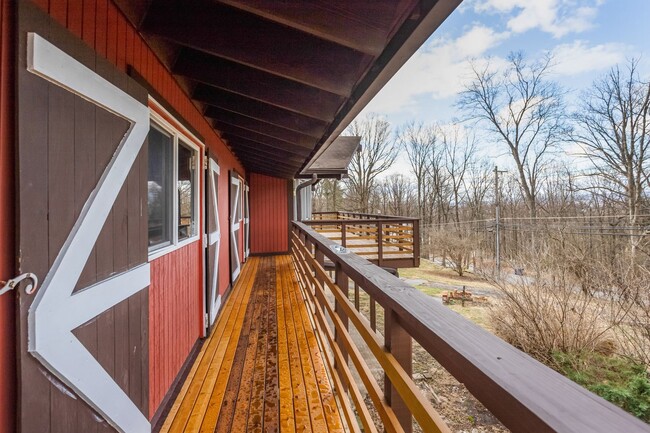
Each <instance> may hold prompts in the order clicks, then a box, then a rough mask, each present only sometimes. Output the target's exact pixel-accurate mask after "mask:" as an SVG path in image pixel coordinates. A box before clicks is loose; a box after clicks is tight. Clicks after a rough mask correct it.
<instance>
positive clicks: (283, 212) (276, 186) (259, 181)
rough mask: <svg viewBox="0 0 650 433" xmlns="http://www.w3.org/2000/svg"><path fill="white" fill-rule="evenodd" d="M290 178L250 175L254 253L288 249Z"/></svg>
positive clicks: (252, 247)
mask: <svg viewBox="0 0 650 433" xmlns="http://www.w3.org/2000/svg"><path fill="white" fill-rule="evenodd" d="M287 188H288V186H287V180H286V179H280V178H277V177H271V176H265V175H263V174H257V173H251V175H250V212H251V217H250V224H251V230H250V233H251V239H250V242H251V254H268V253H281V252H286V251H287V250H288V249H289V241H288V235H289V225H288V224H289V209H288V207H289V202H288V198H289V197H288V193H287Z"/></svg>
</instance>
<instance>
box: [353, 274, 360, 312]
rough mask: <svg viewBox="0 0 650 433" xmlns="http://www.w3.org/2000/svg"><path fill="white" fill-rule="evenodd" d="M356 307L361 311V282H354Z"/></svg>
mask: <svg viewBox="0 0 650 433" xmlns="http://www.w3.org/2000/svg"><path fill="white" fill-rule="evenodd" d="M354 308H356V310H357V311H359V284H357V282H356V281H355V282H354Z"/></svg>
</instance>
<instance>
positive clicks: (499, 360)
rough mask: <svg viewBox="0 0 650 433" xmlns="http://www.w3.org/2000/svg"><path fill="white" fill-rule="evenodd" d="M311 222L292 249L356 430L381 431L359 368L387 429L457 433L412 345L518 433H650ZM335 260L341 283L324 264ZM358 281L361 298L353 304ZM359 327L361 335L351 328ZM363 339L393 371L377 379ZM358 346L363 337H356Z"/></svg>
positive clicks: (299, 229)
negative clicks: (369, 304)
mask: <svg viewBox="0 0 650 433" xmlns="http://www.w3.org/2000/svg"><path fill="white" fill-rule="evenodd" d="M340 250H341V248H340V247H339V246H337V245H336V244H335V243H334V242H333V241H332V240H330V239H327V238H326V237H324V236H322V235H320V234H319V233H317V232H316V231H315V230H313V229H312V228H310V227H309V226H307V225H306V224H303V223H299V222H294V223H293V233H292V241H291V253H292V258H293V261H294V265H295V268H296V273H297V275H298V279H299V282H300V285H301V288H302V290H303V291H304V295H305V298H306V300H307V305H308V308H310V310H311V313H312V315H313V317H314V319H313V320H314V322H315V325H316V329H317V332H318V334H319V335H318V336H319V340H320V343H321V345H322V346H323V347H324V349H325V352H327V353H329V354H330V357H329V358H327V357H326V358H327V362H328V363H329V367H330V372H331V375H332V377H333V383H334V386H335V388H336V391H337V393H338V395H339V397H340V401H341V406H342V409H343V411H344V414H345V417H346V419H347V421H348V423H349V425H350V429H351V431H354V432H358V431H360V426H359V424H358V423H357V420H359V423H360V424H361V428H363V431H365V432H377V431H381V429H382V426H375V425H374V423H373V421H372V418H371V416H370V411H369V410H368V407H367V406H366V403H365V401H364V396H363V394H362V390H361V388H360V386H359V385H358V384H357V383H356V381H355V379H354V376H353V374H352V371H351V368H350V365H352V366H353V368H354V369H355V370H356V372H357V373H358V374H359V376H360V378H361V381H362V384H363V387H365V391H366V392H367V393H368V396H369V398H370V400H371V402H372V404H373V406H374V408H375V410H376V412H377V413H378V415H379V417H380V419H381V423H382V424H383V429H385V430H386V431H388V432H406V433H408V432H410V431H411V429H412V419H415V420H416V421H417V422H418V424H419V425H420V427H421V429H422V431H424V432H448V431H449V428H448V427H447V426H446V425H445V424H444V422H443V420H442V418H441V417H440V416H439V415H438V414H437V412H436V411H435V410H434V408H433V407H432V405H431V404H430V402H429V401H428V400H427V398H426V397H425V396H424V395H423V394H422V393H421V392H420V391H419V389H418V387H417V386H416V384H415V383H414V382H413V380H412V378H411V363H412V361H411V359H412V344H413V343H412V342H413V340H414V341H416V342H417V343H419V344H420V345H421V346H422V347H423V348H424V349H425V350H426V351H427V352H428V353H429V354H431V355H432V356H433V357H434V358H435V359H436V360H437V361H438V362H439V363H440V364H441V365H442V366H443V367H444V368H445V369H447V371H449V372H450V373H451V374H452V375H453V376H454V377H456V379H458V380H459V381H460V382H461V383H463V384H464V385H465V386H466V387H467V389H468V390H469V391H470V392H471V393H472V394H473V395H474V396H475V397H476V398H477V399H478V400H479V401H481V403H482V404H483V405H484V406H485V407H486V408H487V409H488V410H490V411H491V412H492V413H493V414H494V415H495V416H496V417H497V418H498V419H499V420H500V421H501V422H502V423H503V424H504V425H505V426H506V427H508V428H509V429H510V430H511V431H512V432H515V433H517V432H535V433H544V432H561V433H569V432H571V433H585V432H590V433H611V432H625V433H637V432H638V433H640V432H645V433H648V431H649V428H648V425H647V424H645V423H643V422H642V421H640V420H638V419H637V418H634V417H633V416H631V415H629V414H627V413H626V412H624V411H623V410H621V409H620V408H618V407H616V406H614V405H612V404H611V403H609V402H607V401H605V400H603V399H602V398H600V397H598V396H596V395H594V394H592V393H590V392H589V391H587V390H585V389H584V388H582V387H580V386H578V385H577V384H575V383H573V382H572V381H570V380H569V379H567V378H565V377H563V376H562V375H560V374H558V373H556V372H555V371H553V370H551V369H550V368H548V367H546V366H544V365H543V364H541V363H539V362H538V361H536V360H534V359H533V358H531V357H530V356H528V355H526V354H525V353H523V352H521V351H519V350H518V349H516V348H514V347H512V346H510V345H509V344H507V343H505V342H504V341H503V340H501V339H499V338H497V337H496V336H494V335H492V334H490V333H489V332H487V331H485V330H483V329H482V328H480V327H478V326H477V325H474V324H473V323H471V322H469V321H468V320H466V319H464V318H463V317H462V316H460V315H458V314H457V313H455V312H453V311H451V310H450V309H448V308H446V307H445V306H443V305H441V304H440V303H438V302H436V301H435V300H434V299H433V298H431V297H429V296H427V295H425V294H423V293H421V292H420V291H418V290H417V289H415V288H413V287H411V286H409V285H407V284H406V283H404V282H402V281H401V280H400V279H398V278H396V277H394V276H393V275H391V274H389V273H388V272H386V271H384V270H382V269H381V268H379V267H377V266H374V265H373V264H372V263H370V262H368V261H367V260H365V259H364V258H362V257H360V256H358V255H356V254H354V253H351V252H349V251H346V250H343V251H340ZM326 258H327V259H328V260H329V261H331V262H332V263H333V264H334V268H335V271H334V276H333V278H332V277H330V275H329V274H328V273H327V272H326V271H325V269H324V263H325V259H326ZM350 283H352V284H353V285H354V288H355V293H354V294H355V296H354V302H352V301H350V300H349V293H348V292H349V288H350ZM359 290H363V291H364V292H365V293H367V294H368V295H369V297H370V298H371V299H372V300H373V301H375V302H376V303H377V304H379V305H380V306H381V307H382V308H383V309H384V318H385V320H384V329H383V333H380V332H376V331H375V330H373V327H371V326H370V323H369V321H368V320H367V318H366V317H365V316H364V315H362V313H361V312H360V311H359V302H358V299H359ZM350 325H352V326H353V327H354V329H355V330H356V332H355V333H353V332H351V329H350ZM357 333H358V335H360V337H361V338H362V339H363V344H365V345H366V346H367V349H368V351H369V353H370V354H371V356H372V357H373V358H374V360H375V361H376V363H378V364H379V365H380V366H381V368H382V369H383V371H384V383H383V387H382V386H380V384H379V382H378V381H377V379H376V378H375V377H374V376H373V375H372V373H371V372H370V369H369V367H368V363H367V362H366V359H365V358H367V357H368V356H369V355H368V354H366V353H364V355H362V353H361V350H360V346H358V345H357V343H356V342H355V340H354V339H353V335H356V334H357ZM357 341H358V340H357Z"/></svg>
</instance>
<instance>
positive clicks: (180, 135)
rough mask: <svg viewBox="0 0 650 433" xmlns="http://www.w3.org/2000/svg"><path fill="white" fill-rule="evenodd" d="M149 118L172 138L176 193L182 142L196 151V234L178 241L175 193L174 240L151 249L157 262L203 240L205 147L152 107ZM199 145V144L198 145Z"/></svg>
mask: <svg viewBox="0 0 650 433" xmlns="http://www.w3.org/2000/svg"><path fill="white" fill-rule="evenodd" d="M149 101H150V103H153V104H154V105H156V109H158V110H162V111H164V112H165V113H166V114H167V115H169V116H170V118H171V115H170V114H169V113H168V112H167V111H166V110H164V108H162V107H161V106H160V104H158V103H157V102H155V100H153V99H151V98H150V99H149ZM149 116H150V120H151V123H152V124H154V125H155V127H157V128H158V129H160V130H162V131H164V132H165V133H167V134H169V135H170V136H171V137H172V159H173V162H172V164H173V179H174V182H173V184H174V191H175V188H177V187H178V146H180V143H179V142H180V141H182V142H183V144H184V145H185V146H187V147H189V148H191V149H192V150H193V151H194V157H195V159H194V185H195V187H196V191H195V194H194V215H195V224H196V229H195V234H194V235H193V236H190V237H189V238H187V239H183V240H180V241H179V239H178V224H177V223H178V194H176V193H174V194H172V195H173V198H172V200H173V204H172V208H173V209H172V221H174V227H173V229H172V233H171V235H172V239H171V243H170V244H169V245H165V246H162V247H161V246H153V247H149V261H152V260H155V259H157V258H159V257H162V256H164V255H166V254H169V253H171V252H173V251H176V250H178V249H180V248H183V247H185V246H187V245H189V244H191V243H194V242H198V241H199V240H200V239H201V230H202V219H201V217H200V216H201V213H200V212H201V196H202V191H203V189H202V188H201V167H202V165H201V158H202V155H203V151H202V147H203V146H204V145H203V143H201V142H200V141H199V140H198V139H197V138H196V137H195V136H194V135H190V134H186V133H185V131H181V130H179V129H178V128H177V127H176V126H174V125H172V124H171V123H170V122H168V121H167V119H165V118H164V117H163V116H161V115H160V114H159V113H157V112H156V111H154V110H153V109H152V108H151V107H150V108H149ZM197 143H198V144H197ZM199 144H200V145H199Z"/></svg>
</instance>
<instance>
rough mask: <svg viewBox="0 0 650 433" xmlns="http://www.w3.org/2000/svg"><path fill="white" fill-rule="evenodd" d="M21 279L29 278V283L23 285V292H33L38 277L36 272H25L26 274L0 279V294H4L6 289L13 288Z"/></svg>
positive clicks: (36, 285)
mask: <svg viewBox="0 0 650 433" xmlns="http://www.w3.org/2000/svg"><path fill="white" fill-rule="evenodd" d="M23 280H31V283H30V284H28V285H27V287H25V293H26V294H28V295H31V294H32V293H34V291H35V290H36V288H37V287H38V277H37V276H36V274H32V273H31V272H27V273H26V274H22V275H20V276H18V277H16V278H12V279H11V280H9V281H0V284H1V285H2V288H1V289H0V295H4V294H5V293H7V292H8V291H10V290H13V289H15V288H16V286H17V285H18V284H20V283H21V282H22V281H23Z"/></svg>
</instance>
